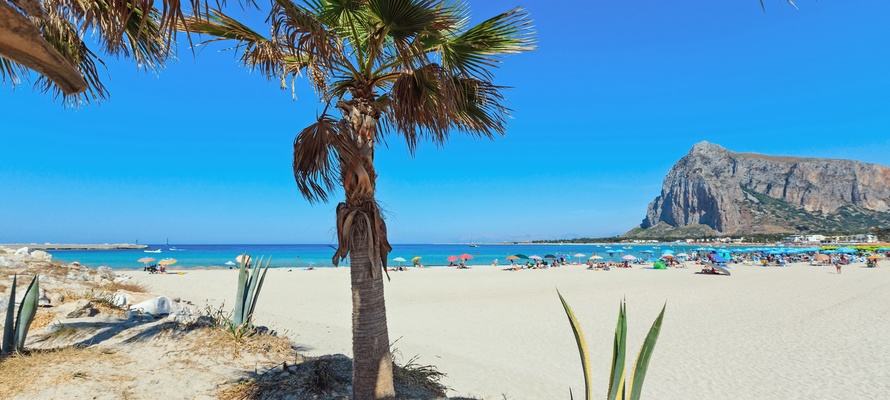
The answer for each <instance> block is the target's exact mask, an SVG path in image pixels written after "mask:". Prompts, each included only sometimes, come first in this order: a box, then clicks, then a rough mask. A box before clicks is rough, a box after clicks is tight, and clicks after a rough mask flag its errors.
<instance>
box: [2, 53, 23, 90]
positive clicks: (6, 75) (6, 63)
mask: <svg viewBox="0 0 890 400" xmlns="http://www.w3.org/2000/svg"><path fill="white" fill-rule="evenodd" d="M27 73H28V70H27V69H26V68H25V67H23V66H22V65H21V64H19V63H17V62H15V61H12V60H9V59H6V58H3V57H0V82H3V83H7V84H9V85H10V86H11V87H16V86H18V85H20V84H21V82H22V77H24V76H26V75H25V74H27Z"/></svg>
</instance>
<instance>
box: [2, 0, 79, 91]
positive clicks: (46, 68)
mask: <svg viewBox="0 0 890 400" xmlns="http://www.w3.org/2000/svg"><path fill="white" fill-rule="evenodd" d="M34 7H35V6H34V5H33V4H32V5H31V6H29V7H27V8H29V9H30V8H34ZM41 16H43V13H42V12H41ZM0 21H3V22H2V24H0V25H2V27H0V52H2V54H3V56H2V57H0V75H2V76H0V77H2V81H3V82H5V83H7V84H10V85H11V86H13V87H15V86H16V85H18V84H19V83H20V82H21V80H22V78H27V77H28V75H27V69H31V70H34V71H37V72H38V73H40V74H42V76H45V77H47V80H48V81H49V80H52V82H54V84H55V85H57V87H58V88H59V90H60V91H63V92H64V93H66V94H72V95H73V94H76V93H80V92H82V91H84V90H86V88H87V83H86V82H85V81H84V80H83V77H81V75H80V72H79V71H78V70H77V67H76V65H74V63H73V62H71V61H70V59H69V58H67V57H65V56H64V55H63V54H61V53H59V51H58V50H57V49H56V48H55V47H53V46H52V45H51V44H50V43H48V42H47V41H46V39H45V38H44V37H43V34H42V32H40V30H39V29H38V26H36V25H35V24H34V23H33V22H32V20H30V19H29V18H27V17H26V16H25V15H22V14H21V13H19V11H18V10H16V9H15V8H13V7H12V6H11V5H9V4H7V3H5V2H3V3H0Z"/></svg>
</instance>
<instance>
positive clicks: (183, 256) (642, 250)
mask: <svg viewBox="0 0 890 400" xmlns="http://www.w3.org/2000/svg"><path fill="white" fill-rule="evenodd" d="M698 247H699V246H687V245H672V244H660V245H634V246H628V245H618V244H612V245H603V244H600V245H594V244H563V245H559V244H479V245H477V247H470V246H469V245H467V244H394V245H393V251H392V253H390V255H389V260H390V261H389V264H390V265H392V266H398V265H399V262H398V261H392V260H393V259H395V258H397V257H401V258H403V259H405V260H407V261H405V262H402V263H401V264H402V265H412V263H411V259H412V258H414V257H416V256H420V257H421V260H420V263H421V264H424V265H426V266H443V265H448V263H449V261H448V257H449V256H461V255H463V254H469V255H471V256H473V258H472V259H470V260H468V261H467V264H468V265H491V264H492V262H493V261H494V260H495V259H497V260H498V263H499V265H507V264H509V263H510V262H509V261H507V260H505V257H507V256H508V255H512V254H524V255H527V256H532V255H537V256H540V257H545V256H547V255H549V254H552V255H555V256H557V257H561V256H566V259H567V260H571V261H581V262H585V261H587V258H588V257H590V256H593V255H599V256H601V257H603V261H620V260H621V257H623V256H626V255H633V256H636V257H640V258H644V259H645V258H649V257H650V254H653V255H654V256H655V257H657V256H659V255H660V254H661V253H662V252H663V251H665V250H672V251H674V252H676V253H681V252H690V251H692V250H694V249H695V248H698ZM150 248H151V249H161V252H160V253H147V252H145V251H143V250H89V251H86V250H54V251H49V253H50V254H52V256H53V260H58V261H64V262H74V261H78V262H80V263H81V264H82V265H86V266H90V267H94V268H95V267H99V266H103V265H104V266H108V267H110V268H113V269H142V267H143V263H140V262H138V261H137V260H138V259H140V258H143V257H152V258H155V262H157V261H159V260H161V259H164V258H173V259H176V263H175V264H174V266H178V267H183V268H194V267H214V266H215V267H224V268H226V267H228V266H229V265H226V262H234V260H235V257H237V256H238V255H241V254H243V253H247V254H249V255H251V256H253V257H254V258H258V257H259V256H265V257H266V258H268V257H270V256H271V257H272V266H273V267H277V268H306V267H310V266H311V267H332V266H333V263H332V262H331V257H332V256H333V254H334V249H333V248H332V247H331V246H329V245H324V244H268V245H263V244H249V245H238V244H224V245H218V244H191V245H190V244H179V245H175V246H173V245H171V246H169V247H168V246H166V245H150ZM647 251H651V253H648V252H647ZM576 254H583V255H584V256H579V257H575V255H576ZM524 261H525V260H522V262H524ZM340 265H341V266H344V265H349V261H348V259H347V260H345V261H344V262H342V263H341V264H340Z"/></svg>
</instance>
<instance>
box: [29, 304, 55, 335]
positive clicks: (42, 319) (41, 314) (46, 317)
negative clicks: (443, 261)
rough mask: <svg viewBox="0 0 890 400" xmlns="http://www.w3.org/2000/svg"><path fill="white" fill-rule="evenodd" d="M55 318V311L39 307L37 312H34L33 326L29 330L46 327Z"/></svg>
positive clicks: (33, 330)
mask: <svg viewBox="0 0 890 400" xmlns="http://www.w3.org/2000/svg"><path fill="white" fill-rule="evenodd" d="M55 319H56V314H55V313H53V312H51V311H48V310H45V309H39V310H37V314H34V320H33V321H31V328H29V330H30V332H36V331H37V330H38V329H43V328H46V327H47V326H48V325H49V324H51V323H52V322H53V321H54V320H55Z"/></svg>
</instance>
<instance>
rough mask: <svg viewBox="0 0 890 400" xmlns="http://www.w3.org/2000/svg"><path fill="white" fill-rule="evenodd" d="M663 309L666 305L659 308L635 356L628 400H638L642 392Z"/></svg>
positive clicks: (659, 328)
mask: <svg viewBox="0 0 890 400" xmlns="http://www.w3.org/2000/svg"><path fill="white" fill-rule="evenodd" d="M665 308H667V304H665V305H664V306H663V307H661V313H659V314H658V318H655V322H653V323H652V327H651V328H649V333H648V334H647V335H646V340H645V341H643V346H642V347H640V354H639V355H637V361H636V362H635V363H634V369H633V372H632V373H631V375H630V383H629V384H628V400H639V399H640V393H641V392H642V391H643V380H644V379H645V378H646V371H647V370H648V369H649V360H650V359H651V358H652V351H653V350H655V342H656V341H658V334H659V332H661V321H662V319H663V318H664V310H665Z"/></svg>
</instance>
